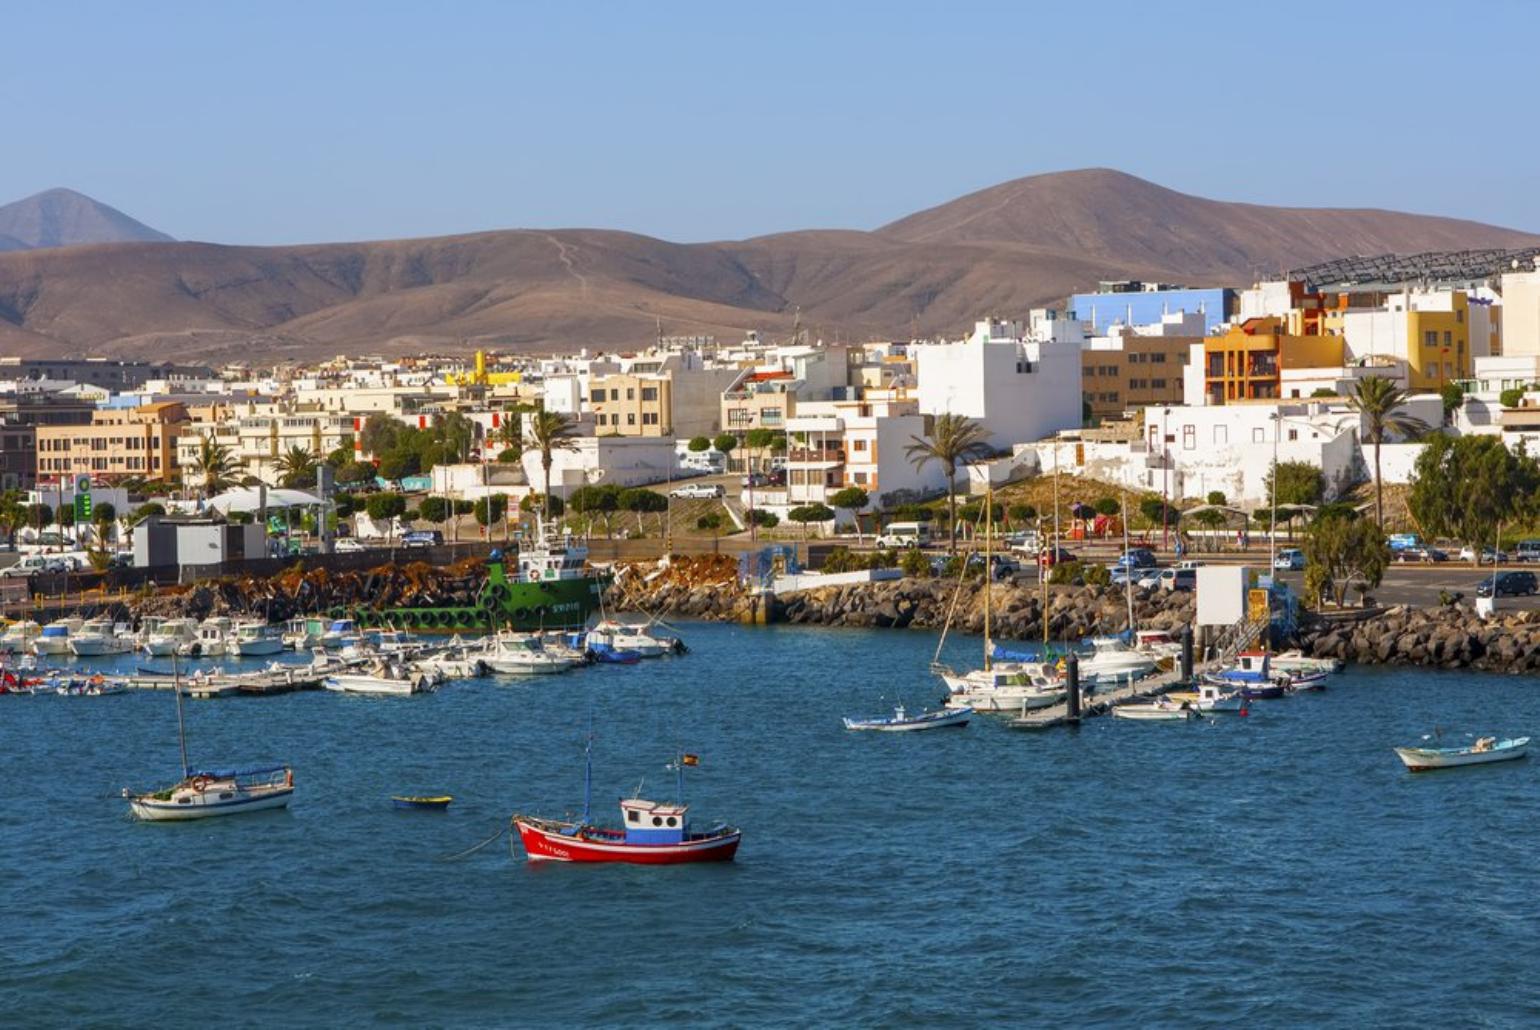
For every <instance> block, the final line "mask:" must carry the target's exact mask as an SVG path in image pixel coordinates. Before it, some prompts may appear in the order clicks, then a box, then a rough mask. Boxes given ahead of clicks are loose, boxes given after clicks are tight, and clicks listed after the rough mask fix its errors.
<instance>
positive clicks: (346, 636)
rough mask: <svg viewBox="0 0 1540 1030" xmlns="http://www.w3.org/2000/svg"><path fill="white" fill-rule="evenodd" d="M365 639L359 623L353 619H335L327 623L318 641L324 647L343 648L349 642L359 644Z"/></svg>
mask: <svg viewBox="0 0 1540 1030" xmlns="http://www.w3.org/2000/svg"><path fill="white" fill-rule="evenodd" d="M362 639H363V635H362V634H361V633H359V631H358V623H357V622H356V621H355V620H353V619H333V620H332V621H331V622H329V623H327V625H326V628H325V629H324V630H322V631H321V636H320V637H319V638H318V639H317V640H316V643H317V644H319V645H320V646H322V647H331V648H339V649H340V648H343V647H346V646H348V645H349V644H357V643H358V642H359V641H360V640H362Z"/></svg>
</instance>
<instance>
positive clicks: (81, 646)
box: [69, 619, 134, 658]
mask: <svg viewBox="0 0 1540 1030" xmlns="http://www.w3.org/2000/svg"><path fill="white" fill-rule="evenodd" d="M69 647H70V653H71V654H73V655H75V656H76V657H77V658H99V657H101V656H102V655H112V654H127V653H128V652H129V651H132V650H133V649H134V641H133V637H132V636H131V635H127V634H124V635H119V633H118V629H117V627H116V626H115V625H113V622H112V620H111V619H92V620H91V621H90V622H87V623H85V624H83V625H82V626H81V627H80V629H79V631H78V632H75V633H72V634H70V638H69Z"/></svg>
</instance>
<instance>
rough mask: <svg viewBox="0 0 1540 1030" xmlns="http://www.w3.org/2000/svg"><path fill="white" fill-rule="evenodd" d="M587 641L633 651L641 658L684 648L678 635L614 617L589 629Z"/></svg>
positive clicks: (675, 651)
mask: <svg viewBox="0 0 1540 1030" xmlns="http://www.w3.org/2000/svg"><path fill="white" fill-rule="evenodd" d="M588 643H589V644H590V645H594V644H597V645H599V646H601V647H608V648H610V649H612V650H615V651H635V652H636V653H637V654H639V655H641V656H642V657H643V658H657V657H658V656H660V655H665V654H677V653H681V652H682V651H683V649H684V644H683V642H682V641H681V640H680V639H679V638H678V637H672V636H668V635H667V634H663V633H658V632H656V631H654V630H653V629H652V626H651V624H648V625H645V626H637V625H632V624H630V623H624V622H618V621H616V620H615V619H605V620H603V621H602V622H600V623H598V624H597V625H595V626H594V628H593V629H591V630H589V631H588Z"/></svg>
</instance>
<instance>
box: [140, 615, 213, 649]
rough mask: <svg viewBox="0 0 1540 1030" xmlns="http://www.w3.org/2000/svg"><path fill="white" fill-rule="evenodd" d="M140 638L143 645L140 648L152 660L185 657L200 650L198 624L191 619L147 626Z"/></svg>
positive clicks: (166, 621)
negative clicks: (175, 656) (177, 656)
mask: <svg viewBox="0 0 1540 1030" xmlns="http://www.w3.org/2000/svg"><path fill="white" fill-rule="evenodd" d="M146 621H147V622H148V621H149V620H146ZM141 636H142V638H143V640H144V643H143V644H142V645H140V646H141V647H143V649H144V653H145V654H147V655H150V656H151V657H153V658H169V657H171V656H172V655H174V654H175V655H182V656H184V657H186V656H189V655H193V654H196V653H199V652H201V650H202V647H201V645H200V644H199V643H198V624H197V623H196V622H194V621H193V620H192V619H165V620H163V621H160V622H159V624H158V625H156V624H151V625H149V626H147V627H146V628H145V629H144V630H143V632H142V633H141Z"/></svg>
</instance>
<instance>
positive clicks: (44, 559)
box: [0, 554, 70, 579]
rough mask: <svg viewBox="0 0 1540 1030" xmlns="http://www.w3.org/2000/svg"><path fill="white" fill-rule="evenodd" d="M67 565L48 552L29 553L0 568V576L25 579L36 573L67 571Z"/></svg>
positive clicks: (50, 573)
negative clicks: (15, 561) (13, 563)
mask: <svg viewBox="0 0 1540 1030" xmlns="http://www.w3.org/2000/svg"><path fill="white" fill-rule="evenodd" d="M69 570H70V569H69V565H68V564H67V563H65V562H62V561H60V560H59V559H58V558H55V557H54V556H53V555H49V554H29V555H27V556H26V557H25V558H22V559H21V560H20V561H18V562H17V563H16V564H15V565H10V566H7V567H6V568H4V569H0V577H4V578H6V579H26V578H29V577H32V576H37V575H53V574H55V573H59V572H68V571H69Z"/></svg>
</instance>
